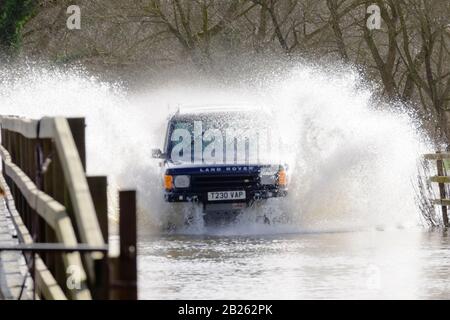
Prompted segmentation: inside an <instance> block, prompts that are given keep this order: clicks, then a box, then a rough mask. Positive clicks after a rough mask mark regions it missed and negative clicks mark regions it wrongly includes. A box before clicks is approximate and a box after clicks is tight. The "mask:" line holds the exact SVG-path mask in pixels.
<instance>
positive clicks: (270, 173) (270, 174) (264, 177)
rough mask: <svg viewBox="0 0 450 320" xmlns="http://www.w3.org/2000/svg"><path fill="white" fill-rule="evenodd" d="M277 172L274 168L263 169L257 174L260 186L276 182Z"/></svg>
mask: <svg viewBox="0 0 450 320" xmlns="http://www.w3.org/2000/svg"><path fill="white" fill-rule="evenodd" d="M276 174H277V171H276V169H274V168H271V167H269V168H263V169H261V172H260V174H259V178H260V181H261V184H262V185H273V184H276V182H277V176H276Z"/></svg>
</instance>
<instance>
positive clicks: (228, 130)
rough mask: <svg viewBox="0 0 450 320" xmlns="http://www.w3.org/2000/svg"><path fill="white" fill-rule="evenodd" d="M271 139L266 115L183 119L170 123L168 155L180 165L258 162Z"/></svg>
mask: <svg viewBox="0 0 450 320" xmlns="http://www.w3.org/2000/svg"><path fill="white" fill-rule="evenodd" d="M271 136H272V135H271V119H270V117H268V116H267V115H266V114H259V115H255V114H253V113H252V114H250V113H244V112H243V113H233V114H229V113H214V114H203V115H187V116H179V117H175V118H173V119H172V120H171V122H170V124H169V136H168V141H167V143H168V144H167V154H168V156H169V158H170V159H171V160H172V161H176V162H202V163H208V162H211V163H230V162H234V163H236V162H257V161H258V159H259V158H260V155H261V153H262V152H263V149H264V145H265V144H266V143H265V141H266V140H267V139H269V138H270V137H271Z"/></svg>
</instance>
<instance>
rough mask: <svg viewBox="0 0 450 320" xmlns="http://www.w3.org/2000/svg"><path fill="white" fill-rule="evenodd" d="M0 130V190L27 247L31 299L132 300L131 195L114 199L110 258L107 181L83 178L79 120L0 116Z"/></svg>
mask: <svg viewBox="0 0 450 320" xmlns="http://www.w3.org/2000/svg"><path fill="white" fill-rule="evenodd" d="M0 124H1V145H0V156H1V158H2V173H3V177H2V178H1V180H0V183H1V182H3V188H4V189H5V191H6V203H7V206H8V208H9V211H10V213H11V217H12V219H13V222H14V225H15V227H16V230H17V233H18V237H19V239H20V241H21V242H22V243H23V244H24V245H28V246H29V247H27V248H28V249H27V248H21V249H20V250H21V251H23V252H24V256H25V258H26V261H27V263H28V262H29V261H30V265H31V261H32V266H33V268H30V272H31V274H32V276H33V280H34V285H35V290H36V294H37V296H38V297H39V298H42V299H113V298H124V299H136V298H137V284H136V279H137V276H136V273H137V272H136V205H135V202H136V194H135V192H134V191H126V192H120V193H119V198H120V255H119V256H116V257H111V256H109V254H108V238H109V231H108V216H107V214H108V213H107V190H106V188H107V178H106V177H86V173H85V170H86V151H85V122H84V119H83V118H73V119H66V118H61V117H56V118H43V119H40V120H30V119H23V118H17V117H0ZM39 244H40V245H41V246H40V247H39V246H38V245H39ZM50 244H54V246H53V247H54V250H52V246H51V245H50ZM33 245H35V246H37V247H36V248H35V249H33ZM43 245H47V246H44V247H43ZM57 245H59V247H58V246H57ZM61 245H63V247H65V249H64V248H61V247H60V246H61ZM80 245H83V248H82V250H81V249H79V250H77V246H80ZM89 248H91V249H89ZM10 249H11V248H10ZM0 250H1V248H0ZM74 281H75V282H74Z"/></svg>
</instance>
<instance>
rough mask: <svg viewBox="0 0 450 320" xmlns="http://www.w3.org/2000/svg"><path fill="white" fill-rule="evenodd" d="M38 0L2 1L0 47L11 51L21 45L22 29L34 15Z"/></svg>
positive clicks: (0, 9)
mask: <svg viewBox="0 0 450 320" xmlns="http://www.w3.org/2000/svg"><path fill="white" fill-rule="evenodd" d="M36 2H37V1H36V0H20V1H18V0H4V1H3V2H0V48H3V49H5V50H6V51H8V52H9V53H11V52H14V51H16V50H17V49H18V48H19V46H20V41H21V36H20V33H21V30H22V28H23V26H24V25H25V23H26V22H27V21H28V19H29V18H30V17H31V16H32V15H33V12H34V8H35V7H36Z"/></svg>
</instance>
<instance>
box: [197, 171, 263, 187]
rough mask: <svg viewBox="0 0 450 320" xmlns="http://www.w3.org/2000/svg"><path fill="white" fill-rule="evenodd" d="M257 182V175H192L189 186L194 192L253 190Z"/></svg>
mask: <svg viewBox="0 0 450 320" xmlns="http://www.w3.org/2000/svg"><path fill="white" fill-rule="evenodd" d="M258 182H259V177H258V175H248V174H247V175H194V176H192V177H191V186H192V189H194V190H199V191H209V190H222V191H225V190H237V189H244V190H247V189H251V188H255V187H256V186H257V184H258Z"/></svg>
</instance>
